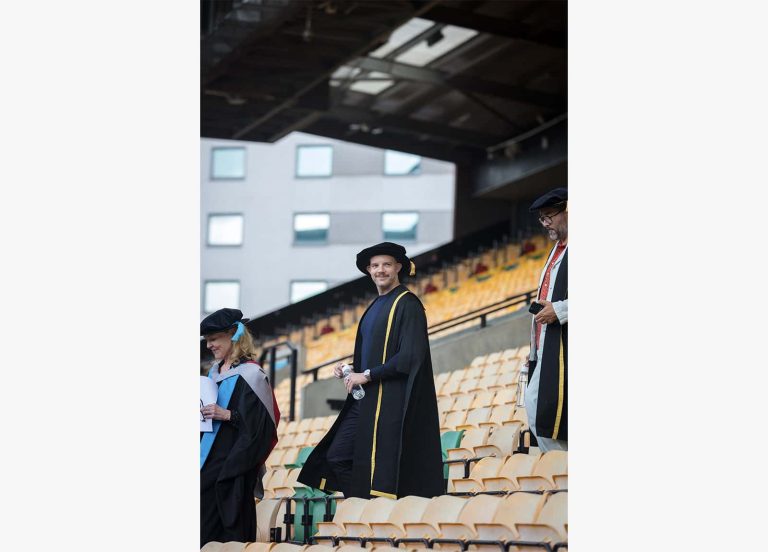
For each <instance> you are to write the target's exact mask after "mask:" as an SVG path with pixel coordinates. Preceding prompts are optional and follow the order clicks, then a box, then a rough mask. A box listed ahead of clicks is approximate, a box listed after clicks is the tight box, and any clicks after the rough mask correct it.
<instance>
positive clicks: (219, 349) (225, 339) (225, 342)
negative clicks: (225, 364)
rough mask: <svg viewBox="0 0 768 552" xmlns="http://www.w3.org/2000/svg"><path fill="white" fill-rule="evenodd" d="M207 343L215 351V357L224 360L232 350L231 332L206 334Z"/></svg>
mask: <svg viewBox="0 0 768 552" xmlns="http://www.w3.org/2000/svg"><path fill="white" fill-rule="evenodd" d="M205 344H206V346H207V347H208V349H210V351H211V352H212V353H213V358H215V359H216V360H222V359H225V358H227V357H228V356H229V353H230V352H231V351H232V339H231V335H230V334H229V332H218V333H215V334H211V335H206V336H205Z"/></svg>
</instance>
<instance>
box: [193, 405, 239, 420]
mask: <svg viewBox="0 0 768 552" xmlns="http://www.w3.org/2000/svg"><path fill="white" fill-rule="evenodd" d="M200 412H201V413H202V414H203V417H204V418H205V419H206V420H207V419H209V418H213V419H214V420H221V421H223V422H228V421H229V418H230V417H231V416H232V413H231V412H230V411H229V410H227V409H226V408H221V407H220V406H219V405H218V404H216V403H214V404H206V405H205V406H204V407H203V408H201V409H200Z"/></svg>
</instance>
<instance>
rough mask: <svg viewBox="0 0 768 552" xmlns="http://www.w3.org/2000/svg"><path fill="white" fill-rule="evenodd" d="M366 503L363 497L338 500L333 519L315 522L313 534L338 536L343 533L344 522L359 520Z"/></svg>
mask: <svg viewBox="0 0 768 552" xmlns="http://www.w3.org/2000/svg"><path fill="white" fill-rule="evenodd" d="M367 504H368V500H365V499H364V498H357V497H350V498H345V499H344V500H340V501H338V502H337V505H336V514H334V516H333V521H321V522H318V524H317V533H315V536H327V537H331V536H332V537H338V536H341V535H343V534H344V524H345V523H350V522H356V521H359V520H360V516H361V515H362V514H363V509H364V508H365V506H366V505H367Z"/></svg>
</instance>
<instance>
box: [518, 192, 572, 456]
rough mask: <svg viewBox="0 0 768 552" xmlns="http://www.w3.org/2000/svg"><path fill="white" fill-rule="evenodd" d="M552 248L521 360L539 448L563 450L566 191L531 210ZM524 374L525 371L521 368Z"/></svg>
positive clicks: (565, 443) (542, 199)
mask: <svg viewBox="0 0 768 552" xmlns="http://www.w3.org/2000/svg"><path fill="white" fill-rule="evenodd" d="M530 211H531V212H536V211H538V212H539V222H540V223H541V225H542V226H543V227H544V230H545V232H546V233H547V235H548V236H549V239H550V240H552V241H554V242H555V246H554V247H553V248H552V251H551V252H550V253H549V257H548V258H547V262H546V264H545V265H544V270H542V273H541V278H540V279H539V290H538V296H537V300H536V301H535V303H538V304H539V305H541V306H542V307H543V308H541V310H539V311H538V312H537V313H536V314H535V315H534V317H533V319H532V320H531V353H530V356H529V359H528V362H527V363H526V366H527V371H528V375H527V377H528V387H527V388H526V390H525V410H526V412H527V414H528V426H529V427H530V428H531V431H532V432H533V434H534V435H535V436H536V440H537V441H538V444H539V448H540V449H541V451H542V452H546V451H548V450H568V190H567V188H556V189H554V190H552V191H550V192H547V193H546V194H544V195H543V196H541V197H540V198H538V199H537V200H536V201H534V202H533V204H532V205H531V208H530ZM523 372H524V373H525V370H523Z"/></svg>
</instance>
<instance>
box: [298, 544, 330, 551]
mask: <svg viewBox="0 0 768 552" xmlns="http://www.w3.org/2000/svg"><path fill="white" fill-rule="evenodd" d="M335 550H336V549H335V548H334V547H333V546H328V545H325V544H312V545H310V546H307V547H306V548H305V549H304V552H335Z"/></svg>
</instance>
